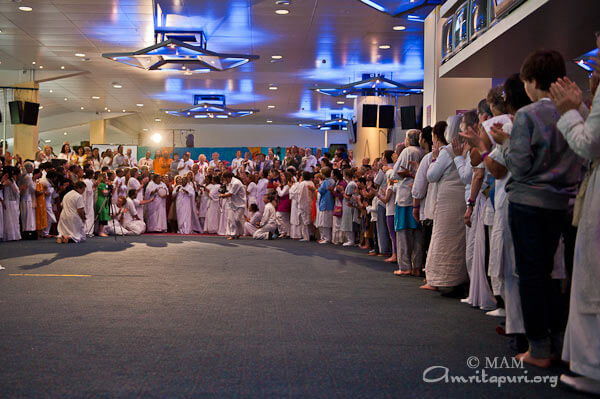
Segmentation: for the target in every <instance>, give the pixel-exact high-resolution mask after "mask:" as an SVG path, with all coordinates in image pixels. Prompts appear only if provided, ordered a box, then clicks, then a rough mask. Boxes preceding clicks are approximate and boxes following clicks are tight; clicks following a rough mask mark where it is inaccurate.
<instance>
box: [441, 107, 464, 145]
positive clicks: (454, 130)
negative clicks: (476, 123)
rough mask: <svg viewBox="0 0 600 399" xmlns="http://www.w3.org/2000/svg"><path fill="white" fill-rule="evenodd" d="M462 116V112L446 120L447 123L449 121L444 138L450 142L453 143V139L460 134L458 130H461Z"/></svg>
mask: <svg viewBox="0 0 600 399" xmlns="http://www.w3.org/2000/svg"><path fill="white" fill-rule="evenodd" d="M462 118H463V116H462V114H459V115H452V116H451V117H449V118H448V119H447V120H446V123H448V127H447V128H446V131H445V132H444V138H445V139H446V141H447V142H448V144H451V143H452V140H454V139H455V138H456V137H457V136H458V132H459V131H460V122H462Z"/></svg>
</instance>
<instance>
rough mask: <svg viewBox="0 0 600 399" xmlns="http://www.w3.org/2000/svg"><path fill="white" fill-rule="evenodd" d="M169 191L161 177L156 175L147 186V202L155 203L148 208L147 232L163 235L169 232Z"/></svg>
mask: <svg viewBox="0 0 600 399" xmlns="http://www.w3.org/2000/svg"><path fill="white" fill-rule="evenodd" d="M168 193H169V191H168V189H167V186H166V185H165V184H164V183H163V182H162V181H161V176H160V175H154V177H153V180H151V181H150V182H149V183H148V186H146V200H151V199H153V201H152V202H151V203H149V204H148V206H147V210H148V212H147V215H146V216H147V222H146V226H147V231H149V232H158V233H162V232H165V231H167V208H166V198H167V195H168Z"/></svg>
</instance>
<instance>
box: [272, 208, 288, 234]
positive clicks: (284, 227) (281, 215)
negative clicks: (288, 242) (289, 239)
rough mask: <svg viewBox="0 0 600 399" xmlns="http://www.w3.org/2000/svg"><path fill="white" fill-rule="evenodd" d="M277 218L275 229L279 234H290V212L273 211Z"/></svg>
mask: <svg viewBox="0 0 600 399" xmlns="http://www.w3.org/2000/svg"><path fill="white" fill-rule="evenodd" d="M275 216H276V218H277V229H278V230H279V235H286V236H289V235H290V227H291V226H290V213H289V212H277V213H275Z"/></svg>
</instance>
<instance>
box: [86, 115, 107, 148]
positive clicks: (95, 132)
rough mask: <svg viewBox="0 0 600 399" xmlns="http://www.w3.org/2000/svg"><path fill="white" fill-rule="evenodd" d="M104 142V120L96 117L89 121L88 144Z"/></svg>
mask: <svg viewBox="0 0 600 399" xmlns="http://www.w3.org/2000/svg"><path fill="white" fill-rule="evenodd" d="M94 144H106V120H104V119H98V120H94V121H91V122H90V145H94Z"/></svg>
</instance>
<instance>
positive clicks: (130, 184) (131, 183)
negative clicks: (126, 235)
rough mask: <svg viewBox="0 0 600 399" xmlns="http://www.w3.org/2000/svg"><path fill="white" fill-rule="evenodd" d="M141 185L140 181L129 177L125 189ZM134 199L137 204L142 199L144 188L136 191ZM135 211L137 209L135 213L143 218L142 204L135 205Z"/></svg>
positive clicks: (132, 188) (137, 187) (134, 188)
mask: <svg viewBox="0 0 600 399" xmlns="http://www.w3.org/2000/svg"><path fill="white" fill-rule="evenodd" d="M141 185H142V183H140V181H139V180H138V179H136V178H133V177H132V178H130V179H129V181H127V191H129V190H136V191H137V190H138V189H139V188H140V186H141ZM135 199H136V200H137V201H138V204H139V203H140V201H142V200H143V199H144V190H143V189H142V190H140V191H138V193H137V195H136V197H135ZM136 211H137V215H138V216H139V217H140V218H142V219H143V218H144V206H143V205H136Z"/></svg>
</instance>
